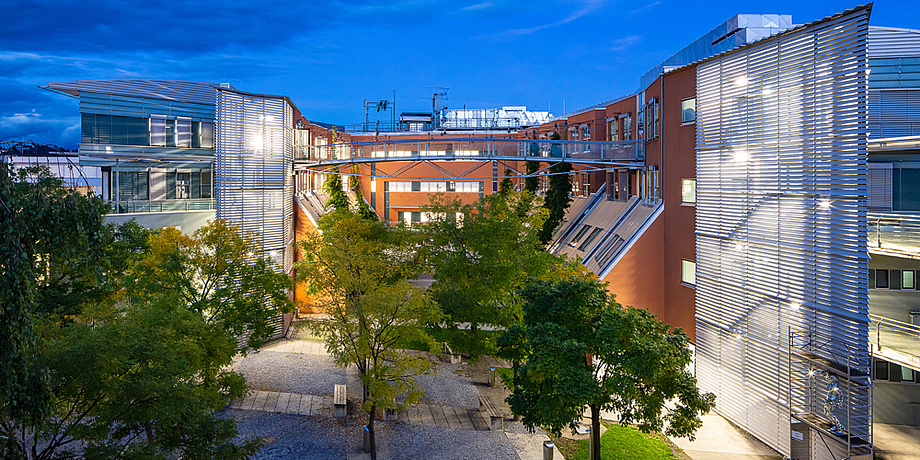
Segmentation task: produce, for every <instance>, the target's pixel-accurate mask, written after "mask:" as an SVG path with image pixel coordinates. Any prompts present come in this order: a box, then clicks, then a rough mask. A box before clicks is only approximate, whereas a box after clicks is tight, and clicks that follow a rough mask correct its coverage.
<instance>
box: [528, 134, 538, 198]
mask: <svg viewBox="0 0 920 460" xmlns="http://www.w3.org/2000/svg"><path fill="white" fill-rule="evenodd" d="M530 145H531V150H534V148H535V147H537V144H530ZM537 153H539V152H537ZM531 155H533V153H531ZM524 166H525V167H526V168H527V177H526V178H525V179H524V190H527V191H529V192H530V193H532V194H534V195H536V194H537V188H539V186H540V178H539V177H537V176H534V175H533V174H536V173H537V171H539V170H540V162H539V161H527V162H525V163H524Z"/></svg>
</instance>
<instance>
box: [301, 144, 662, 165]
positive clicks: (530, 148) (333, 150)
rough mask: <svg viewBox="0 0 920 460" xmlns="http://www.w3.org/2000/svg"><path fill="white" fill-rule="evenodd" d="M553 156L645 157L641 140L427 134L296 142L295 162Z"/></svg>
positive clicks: (624, 159)
mask: <svg viewBox="0 0 920 460" xmlns="http://www.w3.org/2000/svg"><path fill="white" fill-rule="evenodd" d="M540 157H542V158H547V159H549V158H557V159H561V160H568V161H572V162H585V163H590V162H604V161H614V162H617V161H621V162H632V161H642V160H644V159H645V144H644V143H643V142H642V141H617V142H590V141H549V140H536V139H526V140H525V139H486V138H475V139H471V138H461V139H449V138H448V139H445V138H440V139H439V138H431V139H421V140H411V141H409V140H406V141H400V140H387V141H377V142H355V143H348V144H333V145H323V146H312V145H306V146H297V147H296V151H295V155H294V159H295V160H296V161H299V162H304V163H312V164H322V163H348V162H356V161H383V160H390V161H400V160H406V161H410V160H419V159H422V160H438V159H445V160H446V159H452V160H455V159H471V160H473V159H492V158H503V159H521V160H527V159H539V158H540Z"/></svg>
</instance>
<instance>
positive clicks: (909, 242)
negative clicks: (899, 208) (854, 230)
mask: <svg viewBox="0 0 920 460" xmlns="http://www.w3.org/2000/svg"><path fill="white" fill-rule="evenodd" d="M866 220H867V223H868V231H867V232H866V234H867V236H868V242H867V243H868V246H869V248H870V249H871V248H875V249H878V250H886V251H891V252H901V253H920V213H909V214H895V213H871V212H870V213H869V214H868V216H867V219H866Z"/></svg>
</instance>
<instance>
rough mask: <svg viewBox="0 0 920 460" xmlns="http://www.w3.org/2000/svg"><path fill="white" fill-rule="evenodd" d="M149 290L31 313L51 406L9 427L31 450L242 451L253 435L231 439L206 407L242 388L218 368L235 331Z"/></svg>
mask: <svg viewBox="0 0 920 460" xmlns="http://www.w3.org/2000/svg"><path fill="white" fill-rule="evenodd" d="M177 300H178V299H176V298H174V297H168V296H158V297H156V298H154V299H151V300H150V301H149V302H144V303H140V304H121V305H118V306H115V307H104V306H100V307H88V308H87V309H86V310H85V311H84V312H83V313H82V314H81V315H79V316H78V317H77V318H76V319H75V320H74V321H70V322H66V323H62V322H58V321H48V320H41V321H40V322H39V324H40V329H41V333H42V337H43V338H44V341H43V343H42V345H41V346H40V347H39V348H38V350H37V352H38V354H40V355H41V357H42V359H43V360H44V362H45V363H46V364H47V366H48V368H49V369H50V370H51V377H50V379H49V380H50V383H51V389H52V391H53V394H54V398H53V412H52V414H53V416H52V417H49V418H48V419H47V420H45V423H43V424H41V425H37V426H35V427H33V429H32V430H19V431H18V432H17V431H16V430H11V429H10V427H9V426H8V425H6V424H5V423H0V431H2V435H3V436H11V437H12V438H13V439H15V440H16V442H17V444H18V445H19V448H20V450H19V452H20V453H23V454H26V455H25V457H26V458H30V459H36V460H38V459H50V458H59V457H69V456H73V455H75V453H76V452H80V451H82V452H83V455H85V456H86V457H89V458H113V459H128V458H166V457H168V456H169V455H171V454H172V453H173V452H182V458H199V459H205V458H218V457H219V458H233V459H239V458H249V457H250V456H251V455H252V454H254V453H255V452H256V451H258V449H259V443H258V442H256V441H245V442H243V443H242V444H241V445H237V444H235V443H234V442H233V439H234V438H235V437H236V435H237V432H236V428H235V424H234V423H233V421H231V420H222V419H216V418H214V416H213V413H214V411H216V410H218V409H221V408H223V407H224V406H226V404H227V403H228V402H229V401H230V400H231V399H233V398H238V397H241V396H243V395H244V394H245V392H246V384H245V381H244V380H243V377H242V376H241V375H239V374H236V373H233V372H229V371H227V370H223V369H222V368H224V367H225V366H227V365H229V364H230V362H231V357H232V356H233V354H234V353H235V351H236V340H235V339H234V338H233V337H232V336H231V335H230V334H228V333H227V332H226V331H225V330H223V328H222V327H221V326H220V325H218V324H210V323H207V322H206V321H204V319H203V318H202V317H201V315H199V314H197V313H196V312H194V311H192V310H189V309H186V308H183V307H181V306H180V305H181V302H178V301H177Z"/></svg>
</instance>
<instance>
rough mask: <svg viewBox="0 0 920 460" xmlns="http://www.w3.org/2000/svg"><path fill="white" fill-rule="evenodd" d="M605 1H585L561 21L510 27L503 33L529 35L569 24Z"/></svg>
mask: <svg viewBox="0 0 920 460" xmlns="http://www.w3.org/2000/svg"><path fill="white" fill-rule="evenodd" d="M603 3H604V0H589V1H587V2H585V4H584V5H583V6H582V7H581V8H579V9H577V10H575V11H573V12H572V14H570V15H568V16H567V17H566V18H565V19H562V20H561V21H556V22H551V23H549V24H542V25H539V26H535V27H528V28H525V29H509V30H506V31H505V32H504V33H503V35H529V34H532V33H534V32H537V31H540V30H543V29H549V28H552V27H558V26H561V25H563V24H568V23H570V22H572V21H574V20H576V19H578V18H580V17H582V16H584V15H586V14H588V13H590V12H592V11H594V10H596V9H597V8H599V7H600V6H601V5H602V4H603Z"/></svg>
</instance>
